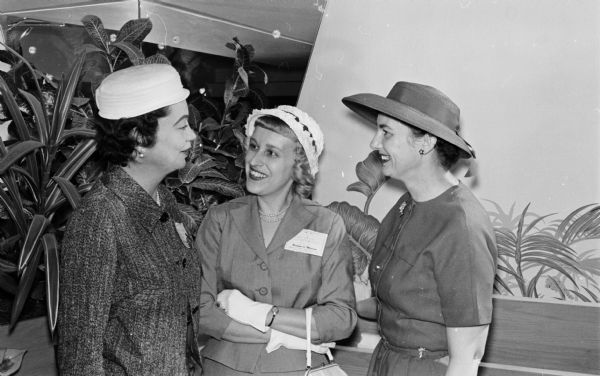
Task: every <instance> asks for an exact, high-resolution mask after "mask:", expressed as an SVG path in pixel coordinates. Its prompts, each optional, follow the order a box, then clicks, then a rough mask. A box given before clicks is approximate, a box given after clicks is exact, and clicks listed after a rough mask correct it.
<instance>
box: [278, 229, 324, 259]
mask: <svg viewBox="0 0 600 376" xmlns="http://www.w3.org/2000/svg"><path fill="white" fill-rule="evenodd" d="M326 242H327V234H324V233H322V232H317V231H313V230H307V229H304V230H302V231H300V232H299V233H298V234H297V235H296V236H294V237H293V238H291V239H290V240H288V241H287V242H286V243H285V247H284V249H286V250H288V251H293V252H300V253H308V254H310V255H314V256H319V257H321V256H323V250H324V249H325V243H326Z"/></svg>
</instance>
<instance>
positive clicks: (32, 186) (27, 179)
mask: <svg viewBox="0 0 600 376" xmlns="http://www.w3.org/2000/svg"><path fill="white" fill-rule="evenodd" d="M11 170H12V171H13V172H14V173H15V174H19V175H21V176H22V177H23V181H24V183H25V184H26V186H27V188H29V193H30V194H31V198H32V199H33V203H34V204H35V205H37V204H39V202H40V197H39V194H40V192H39V186H38V185H37V183H36V182H35V181H34V179H33V176H31V174H30V173H29V171H27V170H25V169H24V168H22V167H19V166H13V167H11Z"/></svg>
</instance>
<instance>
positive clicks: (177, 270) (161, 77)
mask: <svg viewBox="0 0 600 376" xmlns="http://www.w3.org/2000/svg"><path fill="white" fill-rule="evenodd" d="M188 95H189V91H188V90H187V89H184V88H183V87H182V85H181V80H180V78H179V74H178V73H177V71H176V70H175V69H174V68H173V67H171V66H170V65H166V64H149V65H141V66H133V67H130V68H126V69H123V70H120V71H117V72H114V73H112V74H110V75H109V76H107V77H106V78H105V79H104V81H102V83H101V85H100V87H99V88H98V89H97V90H96V104H97V105H98V110H99V115H100V116H101V117H103V118H104V119H105V121H103V122H102V123H101V124H99V126H98V128H97V135H96V141H97V143H98V146H97V152H98V154H99V156H100V158H102V159H104V161H106V162H107V164H108V168H107V170H106V171H105V172H104V174H103V176H102V177H101V178H100V179H99V180H98V182H97V183H96V184H95V186H94V187H93V188H92V190H91V191H90V192H89V193H88V194H87V195H86V196H85V197H84V199H83V201H82V203H81V205H80V206H79V208H78V210H77V211H76V212H75V214H74V215H73V217H72V218H71V220H70V222H69V225H68V227H67V231H66V233H65V238H64V241H63V247H62V259H61V276H60V277H61V285H60V287H61V290H60V294H61V295H60V300H61V301H60V305H59V307H60V308H59V321H58V327H59V343H58V352H57V355H58V365H59V368H60V372H61V375H150V374H152V375H188V374H191V372H193V364H194V359H195V360H197V359H198V351H197V345H196V341H195V338H196V335H197V334H198V318H199V313H198V310H199V296H200V280H201V269H200V259H199V255H198V254H197V252H195V251H193V249H192V248H190V244H188V240H187V236H186V230H185V228H184V226H183V222H184V221H183V217H182V214H181V213H180V212H179V210H178V209H177V203H176V201H175V198H174V197H173V196H172V194H171V193H170V192H169V190H168V189H167V188H166V187H164V186H162V185H161V184H160V182H161V181H162V180H163V179H164V178H165V177H166V176H167V174H169V173H171V172H172V171H174V170H176V169H179V168H182V167H183V166H185V159H186V156H187V153H188V151H189V150H190V148H191V146H192V141H193V140H194V139H195V137H196V135H195V133H194V132H193V131H192V130H191V129H190V127H189V125H188V109H187V103H186V98H187V97H188Z"/></svg>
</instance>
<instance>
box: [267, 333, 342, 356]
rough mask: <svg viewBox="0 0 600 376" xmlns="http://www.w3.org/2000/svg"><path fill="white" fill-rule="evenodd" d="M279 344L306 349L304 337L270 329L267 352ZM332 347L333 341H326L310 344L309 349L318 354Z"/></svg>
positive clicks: (289, 347) (295, 348) (279, 345)
mask: <svg viewBox="0 0 600 376" xmlns="http://www.w3.org/2000/svg"><path fill="white" fill-rule="evenodd" d="M281 346H283V347H285V348H286V349H290V350H306V338H300V337H296V336H293V335H291V334H287V333H283V332H280V331H279V330H275V329H271V338H270V339H269V343H267V347H266V348H265V349H266V350H267V352H268V353H271V352H273V351H275V350H277V349H278V348H280V347H281ZM333 347H335V342H326V343H321V344H320V345H315V344H312V343H311V344H310V349H311V350H312V351H314V352H316V353H319V354H325V353H327V351H328V350H329V349H330V348H333Z"/></svg>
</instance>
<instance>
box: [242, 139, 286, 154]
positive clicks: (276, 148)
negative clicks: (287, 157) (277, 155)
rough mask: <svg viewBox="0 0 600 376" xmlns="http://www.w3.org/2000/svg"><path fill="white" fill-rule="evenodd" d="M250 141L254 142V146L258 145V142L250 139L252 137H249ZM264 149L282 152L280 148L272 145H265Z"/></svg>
mask: <svg viewBox="0 0 600 376" xmlns="http://www.w3.org/2000/svg"><path fill="white" fill-rule="evenodd" d="M250 141H252V142H254V143H255V144H258V142H257V141H256V139H255V138H254V137H252V136H251V137H250ZM265 147H266V148H270V149H275V150H279V151H281V150H283V149H281V148H280V147H278V146H275V145H272V144H265Z"/></svg>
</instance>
